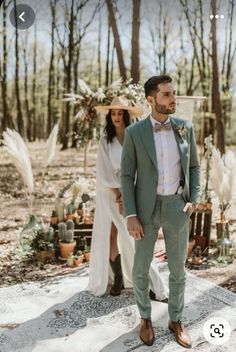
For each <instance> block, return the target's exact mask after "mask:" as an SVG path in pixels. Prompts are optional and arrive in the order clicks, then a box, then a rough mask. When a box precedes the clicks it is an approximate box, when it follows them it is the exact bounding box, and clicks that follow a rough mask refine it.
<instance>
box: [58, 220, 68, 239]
mask: <svg viewBox="0 0 236 352" xmlns="http://www.w3.org/2000/svg"><path fill="white" fill-rule="evenodd" d="M66 230H67V228H66V224H65V223H64V222H60V223H59V224H58V235H59V239H60V240H61V241H62V242H64V241H63V240H64V238H65V237H66Z"/></svg>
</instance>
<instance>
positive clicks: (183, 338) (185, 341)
mask: <svg viewBox="0 0 236 352" xmlns="http://www.w3.org/2000/svg"><path fill="white" fill-rule="evenodd" d="M169 329H170V331H172V332H173V333H174V334H175V338H176V341H177V342H178V343H179V344H180V345H181V346H183V347H186V348H191V347H192V344H191V339H190V336H189V334H188V332H187V330H186V329H185V327H184V325H183V323H182V322H181V321H180V320H178V321H173V320H171V321H170V322H169Z"/></svg>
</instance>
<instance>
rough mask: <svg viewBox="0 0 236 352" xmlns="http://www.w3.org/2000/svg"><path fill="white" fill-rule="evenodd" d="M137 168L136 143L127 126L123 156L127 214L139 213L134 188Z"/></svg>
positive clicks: (124, 201) (123, 193)
mask: <svg viewBox="0 0 236 352" xmlns="http://www.w3.org/2000/svg"><path fill="white" fill-rule="evenodd" d="M136 169H137V159H136V150H135V145H134V142H133V139H132V135H131V133H130V131H129V128H126V130H125V138H124V144H123V150H122V157H121V193H122V200H123V206H124V215H125V216H129V215H133V214H137V211H136V203H135V189H134V187H135V185H134V183H135V175H136Z"/></svg>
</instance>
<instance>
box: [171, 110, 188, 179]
mask: <svg viewBox="0 0 236 352" xmlns="http://www.w3.org/2000/svg"><path fill="white" fill-rule="evenodd" d="M170 121H171V125H172V128H173V131H174V136H175V140H176V142H177V146H178V149H179V154H180V161H181V165H182V168H183V172H184V174H186V171H187V162H188V157H187V155H188V142H187V140H186V139H185V137H186V136H183V137H181V135H180V133H179V132H178V130H179V129H181V128H182V127H185V124H184V123H181V124H179V123H178V122H177V121H176V120H175V119H174V118H173V117H171V118H170ZM185 128H186V127H185Z"/></svg>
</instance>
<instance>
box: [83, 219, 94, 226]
mask: <svg viewBox="0 0 236 352" xmlns="http://www.w3.org/2000/svg"><path fill="white" fill-rule="evenodd" d="M84 223H85V224H87V225H90V224H92V223H93V222H92V219H91V218H85V219H84Z"/></svg>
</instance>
